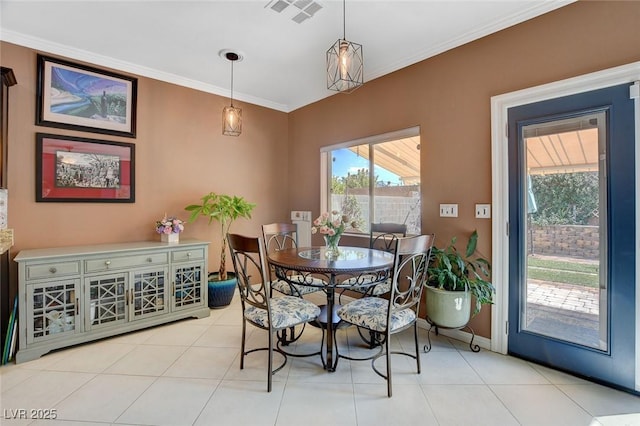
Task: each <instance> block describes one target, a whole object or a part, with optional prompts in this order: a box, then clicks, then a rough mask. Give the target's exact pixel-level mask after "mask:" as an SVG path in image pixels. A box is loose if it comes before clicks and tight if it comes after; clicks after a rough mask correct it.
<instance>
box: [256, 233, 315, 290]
mask: <svg viewBox="0 0 640 426" xmlns="http://www.w3.org/2000/svg"><path fill="white" fill-rule="evenodd" d="M262 237H263V239H264V245H265V247H266V251H267V253H271V252H273V251H279V250H284V249H288V248H296V247H298V225H296V224H294V223H269V224H267V225H262ZM270 278H271V289H272V290H275V291H278V292H280V293H282V294H284V295H287V296H297V297H302V296H304V295H307V294H311V293H315V292H317V291H320V290H322V285H323V281H322V280H320V279H317V278H310V277H305V278H302V277H300V281H301V282H308V281H309V279H311V280H312V282H311V283H312V284H314V285H305V284H296V283H292V282H288V281H284V280H280V279H277V278H275V279H274V274H273V271H272V270H271V271H270ZM290 278H291V281H296V278H298V277H296V276H292V277H290Z"/></svg>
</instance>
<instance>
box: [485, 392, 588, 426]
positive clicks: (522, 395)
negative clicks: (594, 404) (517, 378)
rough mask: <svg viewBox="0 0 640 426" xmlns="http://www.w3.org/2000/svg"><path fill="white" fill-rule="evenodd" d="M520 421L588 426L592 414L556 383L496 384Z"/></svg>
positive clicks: (524, 422)
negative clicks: (563, 391)
mask: <svg viewBox="0 0 640 426" xmlns="http://www.w3.org/2000/svg"><path fill="white" fill-rule="evenodd" d="M490 388H491V390H492V391H493V392H494V393H495V394H496V395H497V396H498V398H499V399H500V400H501V401H502V403H503V404H504V405H505V406H506V407H507V409H508V410H509V412H511V414H512V415H513V416H514V417H515V418H516V420H517V421H518V422H520V424H522V425H524V426H527V425H535V426H539V425H550V426H551V425H558V426H561V425H588V424H589V423H590V422H591V419H592V416H591V415H590V414H589V413H587V412H586V411H585V410H584V409H582V408H581V407H580V406H579V405H578V404H576V403H575V402H573V401H572V400H571V399H570V398H569V397H568V396H566V395H565V394H564V393H562V392H561V391H560V390H559V389H558V388H557V387H556V386H554V385H492V386H490Z"/></svg>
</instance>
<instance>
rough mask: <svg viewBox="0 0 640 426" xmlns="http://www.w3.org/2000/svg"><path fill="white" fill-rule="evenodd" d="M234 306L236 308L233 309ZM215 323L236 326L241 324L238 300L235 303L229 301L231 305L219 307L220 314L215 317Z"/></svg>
mask: <svg viewBox="0 0 640 426" xmlns="http://www.w3.org/2000/svg"><path fill="white" fill-rule="evenodd" d="M232 305H233V306H232ZM235 306H237V309H234V307H235ZM215 324H216V325H236V326H237V325H241V324H242V310H241V309H240V300H238V301H237V305H236V304H235V303H234V302H231V305H229V307H227V308H224V309H220V315H219V316H218V318H217V319H216V321H215Z"/></svg>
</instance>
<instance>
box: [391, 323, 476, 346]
mask: <svg viewBox="0 0 640 426" xmlns="http://www.w3.org/2000/svg"><path fill="white" fill-rule="evenodd" d="M427 327H428V326H427ZM427 335H428V338H427ZM412 338H413V337H412ZM429 339H430V341H431V350H432V351H455V350H456V346H455V345H454V343H453V341H454V340H453V339H450V338H448V337H447V336H445V335H442V334H438V335H436V333H435V328H434V329H433V330H431V333H429V328H426V329H425V328H418V343H420V348H422V349H423V350H424V348H425V346H427V345H428V344H429ZM403 342H404V340H403ZM468 347H469V345H467V348H468Z"/></svg>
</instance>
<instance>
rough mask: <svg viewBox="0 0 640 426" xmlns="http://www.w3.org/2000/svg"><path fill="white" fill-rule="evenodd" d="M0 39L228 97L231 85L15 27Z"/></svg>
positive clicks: (258, 101)
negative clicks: (226, 85) (213, 83)
mask: <svg viewBox="0 0 640 426" xmlns="http://www.w3.org/2000/svg"><path fill="white" fill-rule="evenodd" d="M0 40H2V41H6V42H8V43H13V44H17V45H20V46H24V47H28V48H31V49H34V50H38V51H41V52H43V53H48V54H53V55H59V56H64V57H65V58H68V59H72V60H76V61H82V62H87V63H90V64H94V65H98V66H102V67H107V68H112V69H115V70H118V71H123V72H127V73H130V74H136V75H138V76H141V77H148V78H153V79H156V80H160V81H164V82H167V83H171V84H175V85H178V86H183V87H188V88H191V89H195V90H199V91H202V92H206V93H211V94H214V95H218V96H222V97H229V89H227V88H222V87H218V86H214V85H212V84H207V83H203V82H201V81H198V80H192V79H189V78H185V77H181V76H178V75H175V74H171V73H167V72H163V71H159V70H157V69H153V68H149V67H143V66H140V65H136V64H132V63H131V62H126V61H121V60H118V59H115V58H111V57H109V56H104V55H96V54H95V53H92V52H88V51H86V50H82V49H76V48H72V47H69V46H66V45H63V44H60V43H53V42H51V41H48V40H44V39H41V38H38V37H32V36H29V35H25V34H22V33H19V32H15V31H10V30H9V31H7V30H0ZM233 95H234V96H233V99H234V101H242V102H247V103H250V104H254V105H259V106H262V107H266V108H271V109H274V110H277V111H282V112H290V111H291V109H290V108H289V106H288V105H283V104H279V103H276V102H271V101H268V100H266V99H262V98H258V97H255V96H250V95H246V94H243V93H236V92H235V91H234V93H233Z"/></svg>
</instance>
